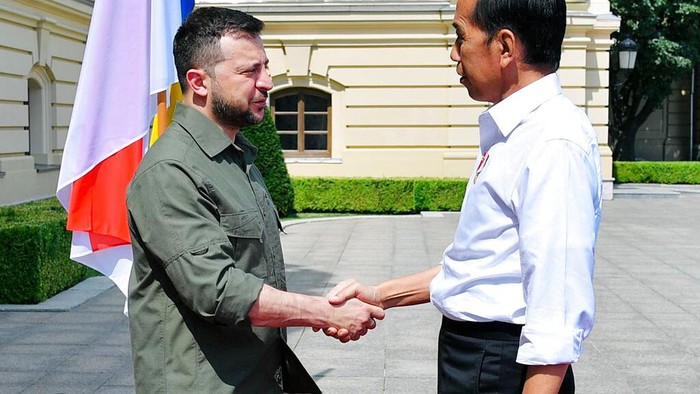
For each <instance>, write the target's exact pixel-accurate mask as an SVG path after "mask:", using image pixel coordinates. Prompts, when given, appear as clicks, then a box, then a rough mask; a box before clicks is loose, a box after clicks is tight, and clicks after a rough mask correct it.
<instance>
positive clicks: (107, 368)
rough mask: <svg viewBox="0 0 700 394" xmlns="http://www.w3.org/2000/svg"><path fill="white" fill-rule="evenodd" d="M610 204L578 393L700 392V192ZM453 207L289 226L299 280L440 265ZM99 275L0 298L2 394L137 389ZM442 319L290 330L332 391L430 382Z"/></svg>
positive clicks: (366, 277)
mask: <svg viewBox="0 0 700 394" xmlns="http://www.w3.org/2000/svg"><path fill="white" fill-rule="evenodd" d="M603 210H604V211H603V221H602V223H601V228H600V233H599V240H598V247H597V251H596V255H597V266H596V279H595V284H596V297H597V322H596V326H595V327H594V330H593V332H592V334H591V336H590V337H589V339H588V340H587V341H586V342H585V350H584V353H583V356H582V358H581V360H580V361H579V362H578V363H576V364H575V365H574V371H575V375H576V383H577V392H578V393H584V394H585V393H591V394H593V393H596V394H597V393H616V394H617V393H695V392H698V387H700V342H698V341H697V340H696V337H697V336H698V334H700V242H698V237H699V236H700V193H694V192H685V191H680V192H679V194H678V195H676V196H675V197H673V198H644V199H640V198H634V199H628V198H619V199H617V198H616V199H614V200H612V201H606V202H604V205H603ZM457 218H458V215H457V214H455V213H445V214H441V213H427V214H424V215H412V216H392V217H372V218H341V219H335V220H325V221H305V222H296V223H294V224H292V223H288V224H287V227H286V231H285V232H286V234H284V235H283V236H282V241H283V246H284V251H285V259H286V260H287V272H288V277H289V280H288V282H289V283H288V284H289V287H290V290H293V291H299V292H304V293H308V294H317V295H324V294H325V293H326V292H327V291H328V290H330V288H332V287H333V286H334V285H335V284H336V283H338V282H339V281H341V280H344V279H347V278H349V277H354V278H355V279H358V280H360V281H364V282H368V283H376V282H379V281H382V280H384V279H387V278H390V277H394V276H399V275H406V274H410V273H413V272H417V271H419V270H423V269H426V268H428V267H431V266H433V265H434V264H436V263H437V261H438V260H439V259H440V256H441V254H442V251H443V250H444V248H445V246H446V245H447V244H449V242H451V239H452V235H453V232H454V229H455V226H456V224H457ZM99 282H100V279H96V280H91V281H90V282H88V283H86V284H84V285H82V286H81V287H78V288H77V289H76V288H74V289H73V292H72V293H66V294H63V293H62V297H61V298H59V299H58V300H62V301H61V303H59V302H58V300H54V301H53V302H51V303H50V305H49V306H48V307H47V306H46V304H45V305H44V306H42V307H36V308H29V307H27V308H14V309H13V307H12V306H2V307H0V393H1V394H4V393H133V391H134V389H133V376H132V369H131V352H130V348H129V336H128V322H127V318H126V317H125V316H124V315H123V313H122V310H123V306H124V298H123V296H122V295H121V293H120V292H119V290H118V289H117V288H116V287H114V286H112V285H110V284H109V282H104V281H103V282H101V283H99ZM94 286H103V288H102V287H101V288H100V289H95V288H92V289H90V288H91V287H94ZM105 288H106V290H105ZM80 292H82V294H83V295H82V296H79V295H78V293H80ZM68 298H70V299H72V301H71V302H68V301H66V300H67V299H68ZM50 301H51V300H50ZM47 302H48V301H47ZM51 305H54V306H55V305H61V306H60V307H58V306H56V307H51ZM439 325H440V314H439V313H438V312H437V311H436V310H435V309H434V308H433V307H432V306H430V305H420V306H415V307H408V308H398V309H392V310H389V311H388V312H387V317H386V319H385V320H384V321H382V322H380V324H379V325H378V327H377V328H376V329H375V330H374V331H372V332H370V333H369V334H368V335H367V336H366V337H363V338H362V339H361V340H360V341H358V342H353V343H348V344H341V343H339V342H337V341H334V340H332V339H329V338H326V337H325V336H323V335H322V334H320V333H314V332H313V331H312V330H310V329H302V328H293V329H290V330H289V334H290V335H289V339H290V344H291V346H292V347H293V348H294V349H295V351H296V352H297V354H298V355H299V358H300V359H301V360H302V361H303V362H304V364H305V365H306V366H307V367H308V369H309V371H310V372H311V374H312V375H313V376H314V377H315V379H316V380H317V382H318V384H319V386H320V387H321V388H322V389H323V390H324V392H325V393H333V394H336V393H337V394H342V393H383V394H389V393H392V394H393V393H409V394H410V393H416V394H420V393H432V392H435V387H436V384H435V382H436V378H435V376H436V361H435V360H436V357H437V349H436V344H437V334H438V329H439Z"/></svg>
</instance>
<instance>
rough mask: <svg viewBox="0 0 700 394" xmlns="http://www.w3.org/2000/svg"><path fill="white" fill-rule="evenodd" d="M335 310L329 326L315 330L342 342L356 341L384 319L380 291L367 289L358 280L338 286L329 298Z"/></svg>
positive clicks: (369, 287) (373, 288)
mask: <svg viewBox="0 0 700 394" xmlns="http://www.w3.org/2000/svg"><path fill="white" fill-rule="evenodd" d="M326 298H327V299H328V302H329V303H330V304H331V306H332V308H333V313H332V315H333V318H332V319H331V324H332V325H330V326H327V327H313V330H314V332H318V331H320V330H323V332H324V333H325V334H326V335H327V336H329V337H333V338H336V339H338V340H339V341H340V342H343V343H345V342H348V341H356V340H358V339H360V337H361V336H363V335H365V334H367V332H368V331H369V330H372V329H374V327H376V326H377V322H376V320H382V319H384V308H385V306H384V305H382V301H381V297H380V294H379V289H378V288H377V287H376V286H366V285H362V284H360V283H358V282H357V281H355V280H352V279H350V280H346V281H343V282H340V283H339V284H338V285H337V286H335V287H334V288H333V289H332V290H331V291H330V292H329V293H328V295H327V296H326Z"/></svg>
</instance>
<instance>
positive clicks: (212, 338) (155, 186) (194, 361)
mask: <svg viewBox="0 0 700 394" xmlns="http://www.w3.org/2000/svg"><path fill="white" fill-rule="evenodd" d="M256 152H257V149H256V148H255V147H254V146H253V145H252V144H250V142H248V140H246V138H245V137H244V136H243V135H242V134H241V133H238V134H237V135H236V138H235V140H234V141H232V140H231V139H230V138H229V137H228V136H227V135H226V134H224V132H223V131H222V130H221V129H220V128H219V127H218V126H217V125H215V124H214V123H213V122H211V121H210V120H209V119H208V118H207V117H205V116H204V115H203V114H201V113H199V112H198V111H196V110H195V109H192V108H189V107H187V106H184V105H182V104H178V106H177V108H176V111H175V115H174V119H173V123H172V125H171V126H170V127H169V128H168V130H167V131H166V132H165V133H164V135H163V136H162V137H161V138H160V139H159V140H158V141H157V142H156V144H154V145H153V147H152V148H151V149H150V150H149V151H148V153H147V154H146V155H145V157H144V158H143V161H142V163H141V165H140V166H139V168H138V170H137V172H136V175H135V176H134V179H133V180H132V182H131V184H130V186H129V190H128V192H127V206H128V213H129V228H130V230H131V238H132V247H133V253H134V264H133V269H132V272H131V278H130V282H129V297H128V308H129V325H130V333H131V345H132V352H133V358H134V375H135V382H136V390H137V392H144V393H154V392H176V393H180V392H191V393H195V392H197V393H227V392H236V393H240V392H243V393H248V392H251V393H279V392H281V389H280V381H281V371H280V366H281V365H282V362H283V360H282V352H283V350H284V351H286V350H287V348H286V346H287V345H286V344H285V343H284V337H285V332H284V330H283V329H282V330H280V329H278V328H266V327H254V326H252V325H251V323H250V321H249V319H248V317H247V315H248V312H249V310H250V308H251V306H252V305H253V303H254V302H255V301H256V299H257V297H258V294H259V292H260V290H261V288H262V286H263V283H267V284H269V285H271V286H273V287H275V288H277V289H282V290H284V289H285V288H286V284H285V272H284V262H283V257H282V247H281V244H280V239H279V229H280V228H281V225H280V223H279V218H278V216H277V212H276V210H275V208H274V205H273V203H272V201H271V199H270V197H269V194H268V192H267V189H266V187H265V185H264V182H263V178H262V176H261V174H260V172H259V171H258V169H257V168H256V167H255V165H254V164H253V160H254V159H255V154H256ZM288 353H291V352H288ZM299 373H303V374H306V371H304V370H303V368H301V371H299Z"/></svg>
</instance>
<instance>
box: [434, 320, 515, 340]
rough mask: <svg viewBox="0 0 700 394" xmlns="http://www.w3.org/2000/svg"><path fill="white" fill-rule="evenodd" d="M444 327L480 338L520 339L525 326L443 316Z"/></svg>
mask: <svg viewBox="0 0 700 394" xmlns="http://www.w3.org/2000/svg"><path fill="white" fill-rule="evenodd" d="M442 328H443V329H444V330H447V331H449V332H452V333H455V334H458V335H463V336H469V337H473V338H479V339H497V340H520V332H521V331H522V328H523V326H521V325H520V324H513V323H504V322H500V321H489V322H472V321H456V320H452V319H449V318H447V317H445V316H443V317H442Z"/></svg>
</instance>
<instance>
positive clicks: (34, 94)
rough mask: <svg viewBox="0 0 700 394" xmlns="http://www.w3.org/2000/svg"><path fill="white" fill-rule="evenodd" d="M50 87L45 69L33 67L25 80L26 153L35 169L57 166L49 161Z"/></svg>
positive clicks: (50, 145)
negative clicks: (27, 144)
mask: <svg viewBox="0 0 700 394" xmlns="http://www.w3.org/2000/svg"><path fill="white" fill-rule="evenodd" d="M50 89H51V79H50V78H49V75H48V74H47V72H46V70H44V69H43V68H41V67H34V68H33V69H32V71H31V73H30V75H29V78H28V80H27V90H28V92H27V93H28V94H27V96H28V101H27V106H28V111H29V124H28V125H27V129H28V130H29V152H26V154H28V155H31V156H32V157H34V166H35V167H36V169H37V170H43V169H49V168H54V167H55V168H58V166H52V165H51V163H50V156H51V152H52V148H53V141H52V130H51V122H52V118H51V104H50Z"/></svg>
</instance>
